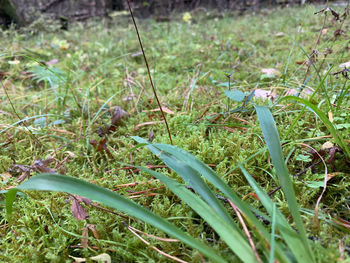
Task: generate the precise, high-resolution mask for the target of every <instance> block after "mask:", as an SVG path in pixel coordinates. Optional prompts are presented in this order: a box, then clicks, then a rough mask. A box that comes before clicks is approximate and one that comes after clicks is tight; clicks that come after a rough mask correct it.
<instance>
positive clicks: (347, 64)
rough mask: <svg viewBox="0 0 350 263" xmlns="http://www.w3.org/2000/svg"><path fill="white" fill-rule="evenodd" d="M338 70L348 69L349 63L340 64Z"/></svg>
mask: <svg viewBox="0 0 350 263" xmlns="http://www.w3.org/2000/svg"><path fill="white" fill-rule="evenodd" d="M339 68H350V61H348V62H345V63H342V64H340V65H339Z"/></svg>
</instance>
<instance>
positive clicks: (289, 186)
mask: <svg viewBox="0 0 350 263" xmlns="http://www.w3.org/2000/svg"><path fill="white" fill-rule="evenodd" d="M255 109H256V112H257V114H258V119H259V122H260V127H261V130H262V132H263V135H264V140H265V142H266V145H267V148H268V150H269V153H270V156H271V159H272V163H273V165H274V167H275V170H276V173H277V176H278V179H279V182H280V184H281V187H282V190H283V192H284V194H285V196H286V199H287V203H288V206H289V209H290V212H291V214H292V216H293V219H294V222H295V224H296V227H297V230H298V232H299V236H300V241H301V243H302V244H303V246H304V248H305V257H306V258H308V261H304V262H314V257H313V254H312V251H311V249H310V246H309V243H308V240H307V237H306V232H305V228H304V224H303V221H302V219H301V217H300V213H299V207H298V204H297V199H296V197H295V191H294V187H293V183H292V180H291V178H290V175H289V172H288V169H287V166H286V164H285V162H284V157H283V152H282V147H281V142H280V137H279V134H278V131H277V127H276V123H275V121H274V119H273V117H272V114H271V112H270V110H269V109H268V108H266V107H261V106H255ZM305 257H304V258H305Z"/></svg>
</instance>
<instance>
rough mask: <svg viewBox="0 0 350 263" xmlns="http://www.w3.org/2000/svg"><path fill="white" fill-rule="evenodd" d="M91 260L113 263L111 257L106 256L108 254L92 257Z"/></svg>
mask: <svg viewBox="0 0 350 263" xmlns="http://www.w3.org/2000/svg"><path fill="white" fill-rule="evenodd" d="M90 259H92V260H94V261H98V262H102V263H111V262H112V259H111V256H110V255H108V254H106V253H102V254H100V255H97V256H94V257H90Z"/></svg>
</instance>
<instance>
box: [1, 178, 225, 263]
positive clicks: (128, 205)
mask: <svg viewBox="0 0 350 263" xmlns="http://www.w3.org/2000/svg"><path fill="white" fill-rule="evenodd" d="M18 190H39V191H58V192H67V193H70V194H77V195H80V196H83V197H86V198H89V199H91V200H94V201H97V202H100V203H102V204H104V205H107V206H109V207H112V208H115V209H117V210H119V211H122V212H124V213H126V214H128V215H130V216H134V217H136V218H138V219H140V220H142V221H144V222H146V223H149V224H150V225H153V226H155V227H157V228H159V229H160V230H162V231H164V232H166V233H168V234H169V235H170V236H172V237H175V238H177V239H179V240H181V241H183V242H184V243H186V244H187V245H189V246H190V247H192V248H194V249H197V250H198V251H200V252H201V253H202V254H203V255H205V256H207V257H208V258H209V259H211V260H213V261H214V262H226V261H225V260H224V259H223V258H222V257H221V256H219V255H218V254H217V252H216V251H215V250H213V249H212V248H210V247H208V246H206V245H205V244H203V243H201V242H200V241H198V240H196V239H194V238H193V237H191V236H190V235H188V234H186V233H184V232H183V231H182V230H180V229H179V228H177V227H175V226H174V225H172V224H171V223H169V222H168V221H167V220H165V219H164V218H162V217H160V216H158V215H155V214H153V213H152V212H151V211H149V210H147V209H145V208H143V207H142V206H140V205H138V204H136V203H135V202H133V201H131V200H129V199H126V198H124V197H122V196H120V195H118V194H117V193H115V192H112V191H110V190H108V189H105V188H102V187H100V186H97V185H94V184H91V183H89V182H86V181H83V180H80V179H77V178H73V177H69V176H63V175H58V174H48V173H47V174H40V175H37V176H34V177H32V178H30V179H29V180H27V181H25V182H24V183H22V184H21V185H19V186H18V187H16V189H11V190H9V191H8V193H7V196H6V209H7V212H8V214H9V215H10V214H11V212H12V205H13V201H14V196H15V195H16V192H17V191H18Z"/></svg>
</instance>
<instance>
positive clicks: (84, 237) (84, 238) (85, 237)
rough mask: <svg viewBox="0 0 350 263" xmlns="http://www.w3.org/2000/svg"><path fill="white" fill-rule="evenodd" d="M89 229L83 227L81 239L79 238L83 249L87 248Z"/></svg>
mask: <svg viewBox="0 0 350 263" xmlns="http://www.w3.org/2000/svg"><path fill="white" fill-rule="evenodd" d="M88 237H89V229H88V227H87V226H86V227H84V228H83V233H82V234H81V238H80V243H81V246H82V247H83V248H87V247H88V243H89V239H88Z"/></svg>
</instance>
